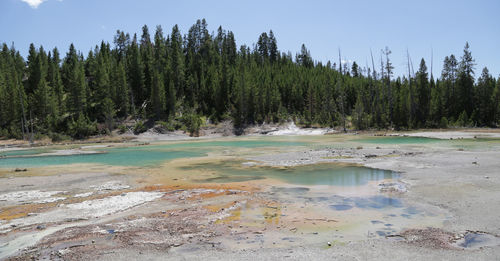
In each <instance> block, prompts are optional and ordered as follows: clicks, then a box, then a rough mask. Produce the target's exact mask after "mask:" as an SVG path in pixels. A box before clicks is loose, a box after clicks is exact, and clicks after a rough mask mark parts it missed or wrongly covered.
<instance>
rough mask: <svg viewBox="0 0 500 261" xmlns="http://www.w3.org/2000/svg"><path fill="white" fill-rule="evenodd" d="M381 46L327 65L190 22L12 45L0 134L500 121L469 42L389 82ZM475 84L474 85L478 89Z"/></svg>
mask: <svg viewBox="0 0 500 261" xmlns="http://www.w3.org/2000/svg"><path fill="white" fill-rule="evenodd" d="M390 54H391V51H390V50H389V48H387V47H386V48H385V49H383V50H381V58H380V61H378V62H377V64H378V65H377V66H375V62H374V61H373V59H372V65H371V66H366V67H360V66H359V65H358V64H357V63H356V62H353V63H352V64H346V63H342V62H341V61H339V62H338V63H336V62H333V61H332V62H327V63H326V64H323V63H321V62H318V61H315V60H314V59H313V58H312V57H311V54H310V52H309V50H308V49H307V48H306V46H305V45H302V48H301V51H300V53H297V54H296V55H295V56H293V55H292V54H291V53H290V52H286V53H285V52H281V51H280V50H279V49H278V43H277V41H276V37H275V35H274V33H273V32H272V31H269V32H264V33H262V34H261V35H260V36H259V37H258V40H257V42H256V44H254V45H253V46H252V47H250V46H246V45H242V46H239V47H238V46H237V45H236V41H235V36H234V34H233V33H232V32H231V31H227V30H224V29H222V28H221V27H219V28H218V30H217V31H216V32H212V33H210V32H209V30H208V29H207V23H206V21H205V20H204V19H203V20H198V21H197V22H196V23H195V24H194V25H193V26H192V27H191V28H190V29H189V31H188V32H187V34H185V35H182V34H181V32H180V31H179V28H178V26H177V25H175V26H173V28H172V29H171V32H170V33H169V34H168V33H164V32H163V29H162V27H161V26H157V27H156V28H155V30H154V34H152V35H151V33H150V29H149V28H148V27H147V26H144V27H143V28H142V33H141V34H140V36H138V35H137V34H134V35H132V36H131V35H130V34H128V33H126V32H123V31H120V30H118V31H117V32H116V35H115V36H114V42H113V45H111V44H110V43H107V42H101V43H100V44H99V45H96V46H95V48H93V49H92V50H90V51H89V52H88V53H87V54H86V55H84V54H83V53H82V52H80V51H78V50H77V49H76V48H75V46H74V45H73V44H71V45H70V46H69V49H68V50H67V51H66V52H65V55H64V57H62V56H61V54H60V51H59V50H58V49H57V48H54V49H52V50H49V51H47V50H45V49H44V48H43V47H42V46H40V47H39V48H36V47H35V46H34V45H33V44H31V45H30V48H29V54H28V56H27V58H26V60H25V59H24V58H23V57H22V56H21V55H20V53H19V51H17V50H16V49H15V47H14V46H11V47H9V46H8V45H7V44H5V43H4V44H3V46H2V50H1V51H0V101H1V102H0V137H7V138H18V139H21V138H25V137H27V135H28V134H30V133H31V134H32V133H36V134H37V135H48V136H49V137H51V138H52V139H58V138H61V137H64V136H71V137H73V138H84V137H87V136H90V135H94V134H98V133H109V132H110V131H112V130H114V129H116V128H123V126H120V125H119V124H120V123H121V122H124V121H125V120H134V121H135V122H136V124H135V126H134V131H135V132H141V131H144V130H146V129H147V126H148V125H154V124H155V123H161V124H163V125H164V126H166V127H167V128H168V129H169V130H174V129H179V128H185V129H186V130H187V131H189V132H191V133H193V132H197V130H198V129H199V127H200V126H201V125H202V124H203V123H204V122H203V121H204V120H205V119H208V120H210V121H211V122H213V123H217V122H220V121H223V120H231V121H232V122H233V124H234V125H235V127H237V128H241V127H245V126H247V125H251V124H257V123H263V122H267V123H270V122H283V121H289V120H294V121H296V122H297V123H298V124H301V125H305V126H311V125H316V126H331V127H339V126H340V127H344V128H351V129H368V128H375V129H386V128H394V129H415V128H441V127H448V126H467V127H474V126H489V127H497V126H498V124H499V123H500V80H499V79H495V78H494V77H492V76H491V75H490V73H489V72H488V69H487V68H484V69H482V70H481V73H480V75H479V77H476V75H475V74H476V68H475V61H474V59H473V58H472V54H471V52H470V48H469V44H468V43H466V44H465V47H464V50H463V53H462V54H461V55H460V56H458V57H457V56H455V55H454V54H450V55H449V56H446V57H445V58H444V60H443V68H442V72H441V75H439V76H437V77H435V76H434V75H432V73H429V70H428V65H427V63H426V61H425V60H424V59H421V60H420V62H419V63H418V65H417V70H416V71H414V69H413V64H412V63H411V60H410V58H409V56H408V66H407V67H408V74H407V75H401V76H397V77H396V76H394V74H393V70H394V67H393V65H392V63H391V60H390ZM476 78H477V81H476Z"/></svg>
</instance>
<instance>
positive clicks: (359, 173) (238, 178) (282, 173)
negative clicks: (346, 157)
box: [181, 161, 398, 187]
mask: <svg viewBox="0 0 500 261" xmlns="http://www.w3.org/2000/svg"><path fill="white" fill-rule="evenodd" d="M239 164H241V163H240V162H234V161H227V162H220V163H203V164H197V165H194V166H187V167H182V168H181V169H184V170H201V171H206V172H215V173H216V174H217V176H216V177H212V178H207V179H196V178H195V181H196V182H201V183H206V182H212V183H229V182H244V181H249V180H258V179H264V178H272V179H278V180H282V181H284V182H286V183H289V184H296V185H330V186H342V187H353V186H361V185H365V184H367V183H368V182H369V181H373V180H382V179H392V178H395V177H397V176H398V174H397V173H394V172H392V171H389V170H380V169H371V168H366V167H358V166H344V165H336V164H317V165H309V166H297V167H290V168H271V167H238V165H239Z"/></svg>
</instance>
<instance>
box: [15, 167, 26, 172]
mask: <svg viewBox="0 0 500 261" xmlns="http://www.w3.org/2000/svg"><path fill="white" fill-rule="evenodd" d="M14 171H15V172H25V171H28V169H20V168H16V169H15V170H14Z"/></svg>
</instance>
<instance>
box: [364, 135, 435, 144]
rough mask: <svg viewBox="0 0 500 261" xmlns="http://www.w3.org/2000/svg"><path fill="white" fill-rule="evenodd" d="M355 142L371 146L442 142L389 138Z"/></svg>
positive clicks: (410, 138)
mask: <svg viewBox="0 0 500 261" xmlns="http://www.w3.org/2000/svg"><path fill="white" fill-rule="evenodd" d="M356 141H357V142H361V143H373V144H426V143H434V142H441V141H442V140H440V139H432V138H423V137H399V136H390V137H371V138H365V139H359V140H356Z"/></svg>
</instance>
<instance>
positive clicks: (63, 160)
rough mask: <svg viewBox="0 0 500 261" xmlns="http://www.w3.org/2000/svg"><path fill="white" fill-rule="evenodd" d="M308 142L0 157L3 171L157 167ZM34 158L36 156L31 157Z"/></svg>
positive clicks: (205, 144) (196, 143)
mask: <svg viewBox="0 0 500 261" xmlns="http://www.w3.org/2000/svg"><path fill="white" fill-rule="evenodd" d="M306 144H307V143H305V142H300V141H294V139H285V140H281V139H275V140H271V139H269V138H266V139H249V140H245V139H235V140H216V141H185V142H168V143H162V144H153V145H147V146H133V145H134V144H131V145H132V146H129V147H117V148H98V149H96V151H97V152H99V153H94V154H84V155H82V154H78V155H50V156H37V154H41V153H45V152H52V151H54V149H52V150H51V149H50V148H44V149H32V150H19V151H9V152H3V153H1V155H5V156H6V158H0V168H13V167H16V168H25V167H43V166H52V165H67V164H75V163H89V164H105V165H112V166H155V165H158V164H161V163H162V162H165V161H169V160H173V159H178V158H193V157H202V156H206V155H207V153H208V152H211V151H217V150H223V149H224V148H264V147H283V146H302V145H306ZM30 156H33V157H30Z"/></svg>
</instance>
